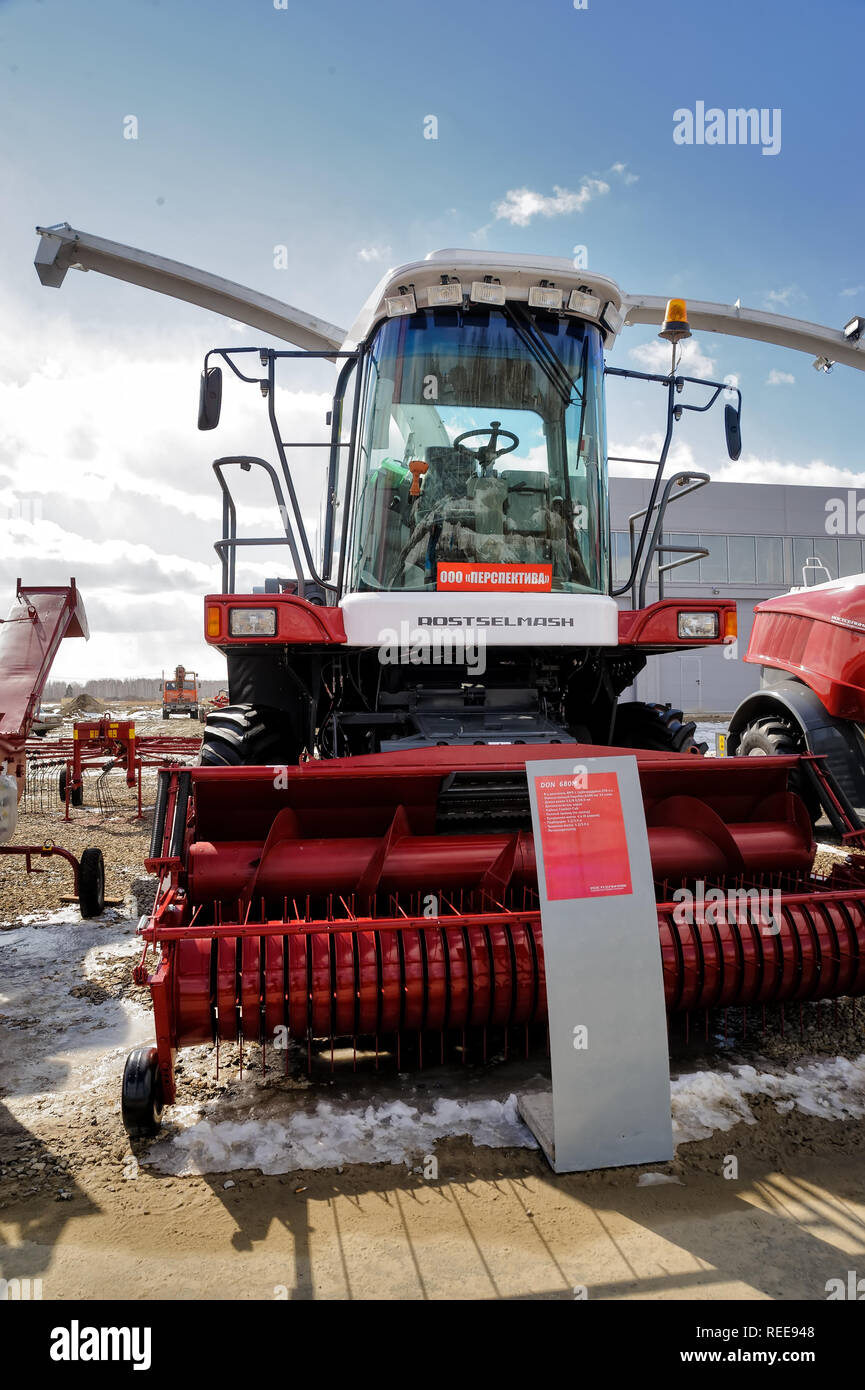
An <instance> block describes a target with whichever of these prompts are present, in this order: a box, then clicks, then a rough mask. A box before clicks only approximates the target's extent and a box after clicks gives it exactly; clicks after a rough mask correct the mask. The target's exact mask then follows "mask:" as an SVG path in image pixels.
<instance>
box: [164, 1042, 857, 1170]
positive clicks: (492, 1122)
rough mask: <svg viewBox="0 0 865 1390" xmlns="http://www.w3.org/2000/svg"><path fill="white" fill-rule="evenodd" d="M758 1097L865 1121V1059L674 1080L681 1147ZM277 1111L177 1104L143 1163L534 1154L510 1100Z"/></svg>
mask: <svg viewBox="0 0 865 1390" xmlns="http://www.w3.org/2000/svg"><path fill="white" fill-rule="evenodd" d="M755 1096H766V1097H768V1098H769V1099H771V1100H773V1101H774V1102H775V1106H776V1109H777V1110H778V1112H779V1113H780V1114H784V1113H786V1112H789V1111H792V1110H793V1109H796V1110H798V1111H799V1112H800V1113H802V1114H806V1115H817V1116H820V1117H821V1118H823V1119H835V1120H843V1119H859V1118H862V1117H863V1116H865V1056H862V1057H860V1058H859V1059H858V1060H856V1061H855V1062H852V1061H848V1060H847V1059H845V1058H843V1057H836V1058H832V1059H829V1060H815V1061H811V1062H808V1063H806V1064H804V1065H801V1066H797V1067H795V1068H794V1069H792V1070H791V1071H787V1072H769V1071H757V1069H756V1068H755V1067H753V1066H747V1065H742V1066H736V1067H733V1068H731V1069H730V1070H727V1071H700V1072H691V1073H689V1074H687V1075H684V1076H680V1077H677V1078H675V1079H674V1080H673V1082H672V1103H673V1137H674V1140H675V1142H676V1144H677V1145H679V1144H686V1143H691V1142H694V1141H695V1140H698V1139H707V1138H708V1137H709V1136H710V1135H711V1134H713V1133H715V1132H716V1131H721V1132H723V1131H725V1130H728V1129H732V1127H733V1126H734V1125H736V1124H738V1123H740V1122H741V1121H744V1123H746V1124H756V1123H757V1120H756V1118H755V1116H754V1114H753V1112H752V1110H751V1107H750V1105H749V1103H748V1100H749V1098H752V1099H753V1097H755ZM280 1105H281V1109H280V1112H279V1113H278V1114H274V1113H273V1112H271V1113H270V1114H269V1116H268V1118H266V1119H261V1118H257V1117H256V1116H255V1115H254V1114H252V1113H251V1112H250V1111H249V1110H247V1111H245V1112H244V1111H242V1112H241V1117H240V1118H236V1119H235V1118H225V1119H220V1118H219V1116H220V1114H224V1113H225V1112H224V1101H221V1100H219V1099H217V1100H215V1101H213V1102H209V1103H208V1105H207V1108H206V1111H205V1117H204V1118H201V1111H200V1109H199V1108H198V1107H196V1106H185V1107H178V1109H177V1110H175V1111H174V1112H173V1113H172V1115H171V1119H172V1121H173V1125H172V1130H173V1132H170V1133H169V1134H167V1135H165V1136H164V1137H163V1138H162V1139H161V1140H159V1141H157V1142H156V1143H155V1144H154V1145H153V1146H152V1147H151V1150H150V1155H149V1158H148V1160H146V1161H148V1162H150V1163H152V1164H153V1165H154V1166H155V1167H157V1168H158V1169H160V1170H161V1171H162V1172H166V1173H173V1174H178V1175H180V1174H189V1173H226V1172H231V1171H232V1170H234V1169H238V1168H241V1169H258V1170H259V1171H260V1172H262V1173H289V1172H295V1171H304V1170H306V1171H309V1170H312V1169H316V1168H339V1167H341V1166H342V1165H345V1164H350V1163H395V1164H396V1163H403V1164H406V1165H408V1166H411V1165H412V1164H414V1163H417V1162H418V1159H419V1158H420V1157H422V1156H423V1155H425V1154H428V1153H431V1152H432V1151H433V1150H434V1148H435V1144H436V1141H437V1140H439V1139H444V1138H446V1137H448V1136H449V1135H467V1136H468V1137H469V1138H470V1139H471V1140H472V1142H473V1143H475V1144H478V1145H486V1146H488V1147H490V1148H537V1144H536V1143H535V1140H534V1138H533V1136H532V1134H531V1133H530V1131H529V1130H528V1129H527V1128H526V1126H525V1125H524V1124H523V1123H522V1121H521V1119H520V1118H519V1115H518V1113H517V1104H516V1097H515V1096H513V1095H511V1096H509V1097H508V1098H507V1100H504V1101H498V1100H471V1101H469V1100H456V1099H441V1098H440V1099H438V1100H436V1102H435V1104H434V1105H432V1106H431V1107H428V1108H420V1107H419V1106H417V1105H413V1104H409V1103H408V1102H407V1101H404V1100H388V1101H384V1102H382V1103H380V1104H364V1105H357V1104H352V1103H351V1102H349V1101H346V1102H344V1103H334V1102H332V1101H319V1102H318V1103H317V1104H316V1105H315V1106H314V1107H313V1108H304V1107H302V1106H300V1107H299V1106H298V1105H297V1101H296V1098H289V1097H285V1098H284V1101H283V1102H280ZM207 1112H210V1114H212V1115H213V1116H214V1118H210V1115H209V1114H208V1113H207ZM638 1181H639V1184H640V1185H641V1186H649V1185H652V1184H655V1183H662V1182H670V1181H677V1179H671V1178H669V1177H668V1176H667V1175H665V1174H656V1173H649V1174H644V1175H643V1176H642V1177H641V1178H640V1179H639V1180H638Z"/></svg>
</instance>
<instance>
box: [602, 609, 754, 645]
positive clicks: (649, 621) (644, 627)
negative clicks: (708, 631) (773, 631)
mask: <svg viewBox="0 0 865 1390" xmlns="http://www.w3.org/2000/svg"><path fill="white" fill-rule="evenodd" d="M680 613H717V614H718V636H717V637H701V638H687V637H680V636H679V614H680ZM728 614H729V615H730V619H729V622H732V624H733V627H732V630H733V632H734V633H735V630H736V629H735V622H734V621H733V620H734V619H735V616H736V604H735V601H734V600H732V599H671V598H665V599H661V600H660V602H659V603H650V604H649V605H648V607H647V608H633V609H630V608H625V609H622V610H620V612H619V646H620V647H646V648H650V649H651V650H653V651H669V650H673V649H679V650H681V649H682V648H685V647H722V646H723V645H724V639H725V634H726V633H727V632H728V631H729V625H728V618H727V615H728Z"/></svg>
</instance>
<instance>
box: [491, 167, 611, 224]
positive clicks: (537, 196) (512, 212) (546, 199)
mask: <svg viewBox="0 0 865 1390" xmlns="http://www.w3.org/2000/svg"><path fill="white" fill-rule="evenodd" d="M609 191H610V185H609V184H608V183H606V182H605V181H604V180H603V179H593V178H584V179H583V180H582V181H581V183H580V186H579V188H578V189H577V191H576V192H572V191H571V190H569V189H567V188H562V187H560V186H559V185H558V184H554V185H553V192H552V195H550V194H545V193H535V192H534V191H533V190H532V189H530V188H510V189H508V191H507V193H506V194H505V196H504V198H502V200H501V202H499V203H495V204H494V205H493V212H494V213H495V216H496V219H497V220H501V221H505V222H510V223H511V226H513V227H528V225H529V223H530V222H531V220H532V218H533V217H538V216H540V217H562V216H564V215H565V214H566V213H571V212H582V211H583V209H584V208H585V207H587V206H588V204H589V203H590V202H591V201H592V200H593V199H594V198H600V197H602V196H603V195H604V194H605V193H609Z"/></svg>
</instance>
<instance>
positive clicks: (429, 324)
mask: <svg viewBox="0 0 865 1390" xmlns="http://www.w3.org/2000/svg"><path fill="white" fill-rule="evenodd" d="M603 439H604V423H603V349H602V340H601V334H600V331H599V329H598V328H597V327H596V326H595V325H594V324H591V323H588V322H586V321H585V320H583V319H579V318H571V317H565V316H563V315H554V314H550V313H544V312H542V311H533V310H529V309H528V308H527V307H526V306H524V305H521V304H516V305H511V304H503V305H502V306H501V307H495V308H493V307H486V306H484V305H475V304H470V303H465V304H461V305H459V306H457V307H446V308H426V309H418V310H416V311H415V312H414V313H412V314H410V315H407V316H400V317H393V318H390V319H387V320H385V321H384V322H383V323H381V324H380V326H379V328H378V330H377V331H376V333H375V334H374V337H373V339H372V342H371V344H370V346H369V349H368V354H367V363H366V374H365V379H364V388H363V397H362V419H361V428H360V438H359V457H358V467H357V474H356V477H357V484H356V493H355V497H354V523H353V534H352V547H351V561H350V571H349V573H350V578H349V583H348V586H347V587H348V588H349V589H350V590H351V591H352V592H354V593H364V592H369V591H371V590H391V591H393V590H396V591H399V590H430V591H434V590H436V589H437V588H439V587H445V586H446V585H447V582H448V576H449V575H452V574H463V573H465V572H466V566H469V567H477V566H483V565H485V564H495V565H497V566H501V565H513V566H519V567H521V568H522V570H523V571H524V572H527V573H528V575H529V577H530V578H531V577H532V576H535V577H536V578H537V582H538V583H539V584H540V585H541V586H542V587H543V588H545V589H547V590H549V589H552V590H556V591H559V592H561V593H581V592H582V593H586V592H590V593H604V592H606V590H607V574H608V561H607V548H608V537H607V526H606V516H607V497H606V476H605V459H604V454H603Z"/></svg>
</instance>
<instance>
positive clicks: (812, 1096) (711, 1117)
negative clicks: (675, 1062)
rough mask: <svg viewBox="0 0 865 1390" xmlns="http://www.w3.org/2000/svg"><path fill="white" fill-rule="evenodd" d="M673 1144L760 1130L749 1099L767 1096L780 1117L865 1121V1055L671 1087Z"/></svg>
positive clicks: (738, 1071)
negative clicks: (796, 1114) (745, 1128)
mask: <svg viewBox="0 0 865 1390" xmlns="http://www.w3.org/2000/svg"><path fill="white" fill-rule="evenodd" d="M671 1092H672V1101H673V1138H674V1140H675V1142H676V1143H677V1144H687V1143H690V1142H692V1141H694V1140H697V1139H708V1138H709V1136H710V1135H711V1134H713V1133H714V1132H715V1131H716V1130H721V1131H724V1130H728V1129H732V1128H733V1126H734V1125H736V1124H738V1123H739V1122H740V1121H744V1122H745V1124H749V1125H753V1124H756V1123H757V1121H756V1118H755V1116H754V1114H753V1112H752V1110H751V1107H750V1105H749V1104H748V1100H747V1097H752V1098H753V1097H754V1096H767V1097H768V1098H769V1099H770V1100H774V1102H775V1108H776V1110H778V1112H779V1114H786V1113H789V1112H790V1111H791V1110H793V1108H794V1107H795V1108H796V1109H797V1110H799V1111H800V1112H801V1113H802V1114H804V1115H818V1116H820V1117H821V1118H822V1119H826V1120H847V1119H856V1120H858V1119H862V1118H863V1117H865V1054H863V1055H862V1056H861V1057H857V1058H856V1060H855V1061H850V1060H849V1059H848V1058H846V1057H832V1058H828V1059H822V1060H810V1061H808V1062H805V1063H803V1064H802V1065H800V1066H795V1067H792V1068H790V1069H788V1070H786V1071H777V1072H776V1071H757V1069H756V1067H753V1066H749V1065H742V1066H735V1067H731V1068H730V1069H729V1070H724V1071H720V1070H719V1071H699V1072H692V1073H689V1074H687V1075H684V1076H679V1077H676V1078H675V1079H674V1080H673V1081H672V1082H671Z"/></svg>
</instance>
